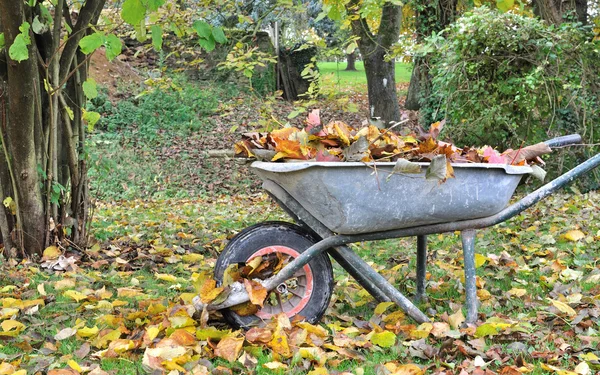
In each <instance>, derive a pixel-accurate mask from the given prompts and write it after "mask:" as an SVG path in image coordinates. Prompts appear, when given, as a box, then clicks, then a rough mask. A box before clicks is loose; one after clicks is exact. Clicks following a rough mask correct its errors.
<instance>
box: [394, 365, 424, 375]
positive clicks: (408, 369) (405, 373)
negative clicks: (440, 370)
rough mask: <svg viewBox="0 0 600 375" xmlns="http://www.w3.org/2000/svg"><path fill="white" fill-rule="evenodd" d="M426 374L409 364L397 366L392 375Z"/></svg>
mask: <svg viewBox="0 0 600 375" xmlns="http://www.w3.org/2000/svg"><path fill="white" fill-rule="evenodd" d="M424 373H425V372H423V370H421V368H420V367H419V366H417V365H415V364H412V363H408V364H405V365H400V366H397V367H396V368H395V369H394V372H392V373H391V374H390V375H423V374H424Z"/></svg>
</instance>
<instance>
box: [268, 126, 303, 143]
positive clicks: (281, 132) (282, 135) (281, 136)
mask: <svg viewBox="0 0 600 375" xmlns="http://www.w3.org/2000/svg"><path fill="white" fill-rule="evenodd" d="M297 131H298V129H297V128H283V129H278V130H273V131H272V132H271V137H272V138H278V139H277V141H278V142H281V141H282V140H288V139H290V136H291V135H292V134H294V133H296V132H297Z"/></svg>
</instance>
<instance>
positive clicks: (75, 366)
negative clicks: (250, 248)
mask: <svg viewBox="0 0 600 375" xmlns="http://www.w3.org/2000/svg"><path fill="white" fill-rule="evenodd" d="M599 198H600V197H599V196H598V193H594V192H590V193H587V194H580V193H575V194H558V195H555V196H553V197H551V198H550V200H549V201H548V202H547V203H542V204H540V205H538V206H536V208H534V209H532V210H530V211H528V212H527V215H525V214H523V215H519V216H518V217H516V218H515V219H514V220H512V221H510V222H508V223H505V224H502V225H500V226H498V227H497V228H492V229H490V230H484V231H481V232H480V236H479V237H478V239H477V242H478V244H477V246H478V250H479V254H478V257H477V266H478V270H477V271H478V272H477V273H478V278H477V287H478V296H479V298H480V300H481V309H480V315H479V317H478V322H477V324H476V325H470V326H467V327H462V323H463V322H464V314H463V312H462V310H461V308H462V307H463V303H464V301H463V295H462V293H461V290H462V288H463V287H462V281H461V278H462V266H461V262H462V260H461V256H460V254H459V253H460V250H459V249H460V247H459V238H457V237H456V236H444V237H442V236H439V237H437V236H432V238H431V239H430V249H431V251H432V254H431V256H430V262H429V265H428V275H427V278H428V293H429V302H427V303H425V304H424V305H423V306H422V307H423V308H424V309H425V310H426V311H427V314H428V315H429V316H430V317H431V318H432V320H433V322H432V323H425V324H421V325H416V324H415V323H414V322H413V321H412V320H410V319H409V318H407V317H406V316H405V315H404V313H403V312H402V311H400V310H398V309H397V308H396V307H395V305H393V304H390V303H382V304H377V303H375V302H374V301H373V298H372V297H370V296H369V295H368V293H366V292H365V291H364V290H363V289H362V288H360V286H359V285H358V284H356V282H355V281H354V280H352V279H351V278H349V277H348V276H347V275H345V274H342V273H337V272H336V283H337V287H336V289H335V290H334V296H333V299H332V303H331V305H330V308H329V309H328V311H327V313H326V316H325V318H324V319H323V321H322V322H321V323H320V324H316V325H312V324H308V323H306V322H302V321H300V320H298V319H291V320H290V319H289V318H287V317H286V316H285V315H281V314H280V315H276V316H274V317H273V318H272V319H271V320H268V321H266V322H265V325H264V326H261V327H254V328H252V329H250V330H248V331H246V332H243V331H234V330H231V328H229V327H227V326H226V325H225V324H224V323H223V320H222V317H221V316H220V314H219V313H218V312H215V313H209V314H207V315H204V316H202V314H200V316H199V314H198V313H196V312H195V310H194V308H193V306H192V302H191V300H192V298H193V297H194V296H195V295H196V294H197V293H198V292H199V291H200V292H201V293H204V294H205V297H206V299H207V300H212V301H215V300H218V299H219V298H223V296H222V294H224V293H226V288H227V285H224V286H220V287H217V286H216V283H214V280H213V279H212V268H213V266H214V262H215V258H216V256H217V254H218V252H219V251H220V250H221V249H222V248H223V246H224V245H225V243H226V242H227V238H228V237H229V236H231V235H233V234H235V233H236V232H237V231H239V230H241V229H242V228H244V227H245V226H247V225H248V224H249V222H248V220H250V221H251V222H256V221H260V220H265V219H280V218H281V217H282V216H281V215H282V214H281V213H280V212H279V211H276V210H275V209H274V208H273V206H272V205H270V204H269V203H268V201H267V200H266V198H265V196H263V195H261V196H253V197H248V198H246V199H245V200H243V199H239V198H238V200H236V201H234V198H217V199H213V200H210V201H204V200H197V201H192V200H187V201H182V203H181V204H174V202H168V201H167V202H154V203H153V202H129V203H126V204H124V203H119V204H104V205H102V206H100V207H99V209H98V212H97V213H96V215H97V222H96V223H95V224H94V225H96V226H100V227H103V228H104V230H106V231H107V232H110V233H113V231H114V233H115V234H117V233H118V235H115V236H114V237H111V240H110V241H107V242H102V243H99V244H98V245H95V246H92V247H91V248H90V249H88V250H87V251H85V252H84V253H74V252H68V251H65V250H63V249H59V250H60V251H56V250H55V249H50V250H48V251H47V253H46V255H47V259H46V260H45V261H52V260H54V259H59V258H60V257H61V256H63V257H65V258H67V259H68V258H70V257H73V259H75V261H74V263H73V264H74V265H75V266H76V268H73V269H71V268H66V269H64V270H60V269H56V268H54V267H47V268H44V267H42V265H41V264H36V263H31V262H22V263H17V262H14V261H13V262H4V263H3V264H2V268H3V270H2V271H3V272H2V274H1V276H0V304H1V309H0V374H19V375H21V374H35V373H38V372H39V373H49V374H54V375H57V374H96V375H97V374H110V373H114V370H111V369H110V367H107V366H106V363H108V362H107V361H111V360H126V361H130V362H131V363H136V364H137V366H139V368H140V369H142V370H143V371H146V372H148V373H173V374H176V373H181V374H184V373H185V374H187V373H189V374H208V373H220V374H223V373H227V374H246V373H260V372H261V371H267V370H269V371H270V370H273V371H275V370H277V369H284V370H285V369H287V370H292V369H293V371H296V372H299V373H312V374H344V373H346V374H355V375H359V374H364V373H377V374H424V373H439V374H442V373H445V374H450V373H452V374H461V373H478V374H521V373H530V372H546V373H556V374H581V375H584V374H594V373H595V372H597V371H598V370H599V369H600V362H599V360H598V357H600V352H599V345H600V335H599V331H600V326H599V324H598V322H599V321H600V267H599V266H600V265H599V264H598V262H597V254H598V251H600V248H599V247H598V243H600V227H599V225H598V223H599V222H600V221H599V220H598V218H599V215H600V213H599V211H598V208H597V206H596V203H595V202H598V199H599ZM232 206H235V207H232ZM136 210H141V211H143V212H145V214H144V215H145V216H144V215H142V214H139V212H138V211H136ZM141 211H140V212H141ZM237 211H241V212H242V214H236V212H237ZM136 212H138V214H136ZM236 215H237V216H236ZM549 218H552V219H549ZM159 229H160V230H159ZM390 244H391V245H390ZM390 246H391V247H390ZM411 246H414V244H412V243H410V242H408V240H396V241H393V242H384V243H383V244H380V243H370V244H369V243H367V244H362V245H361V246H360V247H359V248H358V251H359V252H361V251H363V252H365V251H366V252H368V254H370V258H371V259H372V260H373V261H374V262H375V263H374V266H375V268H376V269H377V270H378V271H380V272H381V273H382V274H383V275H384V276H385V277H386V278H388V279H389V280H390V281H391V282H393V283H398V282H402V284H401V287H402V288H404V289H407V290H405V291H406V292H407V294H408V295H412V293H413V292H414V286H413V285H414V284H413V283H412V282H411V280H414V268H413V266H412V261H411V260H410V259H409V258H408V255H407V254H405V253H396V252H394V250H393V249H395V248H397V247H408V248H410V247H411ZM286 261H287V260H286V259H281V258H277V257H267V258H261V259H260V260H259V261H256V260H253V261H250V262H248V264H247V265H246V266H245V267H240V268H239V269H238V270H237V272H238V273H239V274H240V275H239V276H236V275H235V273H236V272H234V270H233V269H232V270H230V272H229V279H230V281H229V283H231V282H234V281H236V280H237V281H240V280H242V282H243V284H244V287H245V288H246V289H247V290H248V289H250V290H251V293H252V294H253V297H254V300H253V302H254V303H255V304H257V305H260V302H261V301H262V302H263V304H265V303H269V302H268V298H267V294H266V293H265V291H264V290H263V289H261V287H260V286H259V285H257V284H255V283H253V282H252V280H253V279H255V278H264V277H268V276H269V275H271V274H272V273H273V272H277V270H278V269H281V267H282V266H283V265H284V264H285V262H286ZM42 264H43V263H42ZM242 275H243V276H244V277H242ZM238 277H239V278H238ZM211 280H212V281H211ZM437 301H443V303H437ZM446 306H447V307H446ZM378 356H383V357H378ZM376 358H383V359H382V360H381V361H380V360H378V359H376ZM371 369H372V370H371ZM127 371H129V372H121V373H132V372H133V370H131V371H130V370H127ZM370 371H373V372H370Z"/></svg>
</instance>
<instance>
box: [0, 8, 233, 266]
mask: <svg viewBox="0 0 600 375" xmlns="http://www.w3.org/2000/svg"><path fill="white" fill-rule="evenodd" d="M116 3H118V5H120V8H115V10H117V12H116V14H119V21H118V24H117V25H119V24H123V23H127V24H129V25H130V26H131V27H132V28H133V30H134V31H135V34H136V36H137V37H138V39H145V38H147V36H146V35H147V32H148V31H150V33H151V37H152V42H153V44H154V46H155V47H156V48H160V47H161V45H162V40H163V38H162V34H163V28H162V27H161V23H160V22H163V23H166V24H167V25H169V27H170V28H171V29H172V30H176V31H177V32H176V35H177V36H178V37H183V36H185V35H190V34H197V36H198V42H199V43H200V45H201V46H202V47H203V48H204V49H207V50H208V49H212V48H214V47H215V44H216V43H224V42H226V41H227V38H226V37H225V35H224V33H223V30H222V29H221V28H217V27H212V26H211V25H210V24H208V23H207V22H205V21H202V20H196V21H195V22H193V23H192V24H190V25H177V24H176V23H175V22H172V21H170V20H169V19H168V15H175V14H176V13H177V11H178V6H177V4H176V3H175V2H168V3H167V4H166V5H165V0H125V1H119V2H116ZM105 5H108V4H107V0H86V1H81V2H69V1H66V0H53V1H48V0H27V1H24V0H0V125H1V131H0V135H1V137H0V140H1V143H2V150H1V152H0V197H1V199H2V201H3V203H4V206H5V207H6V209H5V210H0V230H1V232H0V234H1V237H2V242H3V243H4V247H5V249H8V250H9V251H10V249H13V248H15V249H18V252H17V253H16V254H15V253H12V252H11V253H10V254H9V255H13V256H14V255H18V256H30V255H33V254H41V253H42V251H43V250H44V249H45V247H46V246H48V245H50V244H53V243H56V242H59V241H60V242H63V243H65V244H67V245H75V246H83V245H85V242H86V237H87V223H88V211H89V188H88V180H87V172H88V160H87V153H86V132H87V131H88V130H89V129H92V128H93V126H94V124H95V123H96V122H97V121H98V120H99V117H100V115H99V114H98V113H95V112H90V111H86V110H85V107H86V100H87V99H92V98H94V97H95V96H96V95H97V94H98V92H97V88H96V82H95V81H94V80H93V79H92V78H90V77H89V76H88V65H89V60H90V57H91V54H92V53H93V52H94V51H96V50H97V49H99V48H104V49H105V52H106V56H107V58H108V59H109V60H112V59H114V58H115V57H116V56H118V55H119V54H120V53H121V49H122V41H121V39H120V38H119V37H118V36H117V35H116V34H115V32H114V30H115V26H113V25H110V24H107V23H104V24H103V25H98V20H99V19H100V15H101V12H102V10H103V8H104V7H105ZM163 5H164V6H165V7H166V8H168V9H166V10H164V11H163V12H162V14H163V16H162V17H161V16H160V15H158V13H157V11H158V10H159V8H160V7H161V6H163ZM165 15H167V16H165ZM150 16H152V17H150ZM150 18H152V19H153V20H154V24H152V26H151V27H150V26H147V25H146V21H147V19H150ZM159 21H160V22H159Z"/></svg>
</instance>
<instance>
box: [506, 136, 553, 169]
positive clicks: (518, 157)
mask: <svg viewBox="0 0 600 375" xmlns="http://www.w3.org/2000/svg"><path fill="white" fill-rule="evenodd" d="M551 152H552V149H551V148H550V147H549V146H548V145H547V144H545V143H544V142H540V143H537V144H535V145H531V146H527V147H523V148H521V149H518V150H511V151H509V152H507V153H503V154H502V155H503V156H505V157H506V161H507V162H508V163H509V164H511V165H517V164H519V163H521V162H523V161H528V160H534V159H536V158H537V157H539V156H542V155H545V154H549V153H551Z"/></svg>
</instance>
